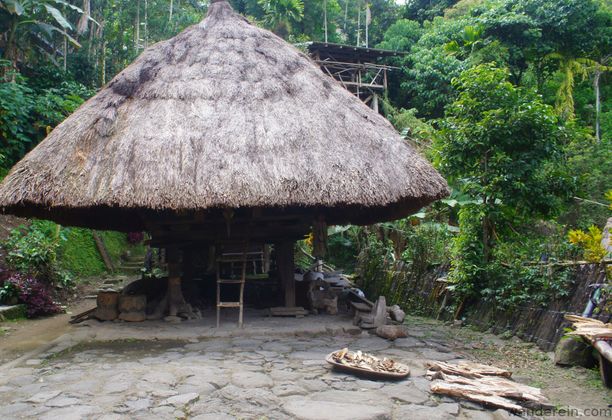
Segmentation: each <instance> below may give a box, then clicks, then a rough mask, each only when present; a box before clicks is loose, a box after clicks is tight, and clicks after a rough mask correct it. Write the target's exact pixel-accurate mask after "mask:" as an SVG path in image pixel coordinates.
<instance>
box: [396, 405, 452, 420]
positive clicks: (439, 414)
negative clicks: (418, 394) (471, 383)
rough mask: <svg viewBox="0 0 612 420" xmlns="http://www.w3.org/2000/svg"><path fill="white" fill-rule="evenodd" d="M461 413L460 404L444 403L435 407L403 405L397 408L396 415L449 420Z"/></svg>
mask: <svg viewBox="0 0 612 420" xmlns="http://www.w3.org/2000/svg"><path fill="white" fill-rule="evenodd" d="M458 414H459V404H457V403H443V404H439V405H437V406H435V407H429V406H424V405H416V404H409V405H401V406H399V407H397V408H396V410H395V412H394V417H395V418H398V419H427V420H448V419H452V418H453V417H455V416H457V415H458Z"/></svg>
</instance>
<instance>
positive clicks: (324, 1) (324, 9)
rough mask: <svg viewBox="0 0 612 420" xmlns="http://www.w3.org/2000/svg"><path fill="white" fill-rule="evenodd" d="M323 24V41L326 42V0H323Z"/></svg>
mask: <svg viewBox="0 0 612 420" xmlns="http://www.w3.org/2000/svg"><path fill="white" fill-rule="evenodd" d="M323 26H324V27H325V42H327V0H323Z"/></svg>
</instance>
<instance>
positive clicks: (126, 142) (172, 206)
mask: <svg viewBox="0 0 612 420" xmlns="http://www.w3.org/2000/svg"><path fill="white" fill-rule="evenodd" d="M447 189H448V188H447V185H446V182H445V181H444V179H443V178H442V177H441V176H440V175H439V174H438V173H437V172H436V171H435V170H434V169H433V168H432V167H431V166H430V165H429V163H428V162H427V161H426V160H425V159H424V158H422V157H421V156H419V154H418V153H417V152H415V151H414V150H412V149H411V148H410V147H409V146H408V145H407V144H406V143H405V142H404V141H402V140H401V138H400V137H399V135H398V134H397V132H396V131H395V130H394V129H393V127H392V126H391V124H389V122H388V121H387V120H385V119H384V118H383V117H381V116H380V115H378V114H376V113H374V112H373V111H371V110H370V109H369V108H368V107H367V106H366V105H364V104H363V103H361V101H359V100H358V99H357V98H356V97H354V96H353V95H351V94H350V93H349V92H347V91H346V90H344V89H343V88H342V87H341V86H340V85H339V84H338V83H336V82H335V81H334V80H333V79H331V78H330V77H328V76H326V75H324V74H323V73H322V72H321V71H320V70H319V68H318V67H317V66H316V65H315V64H314V63H313V62H312V61H311V60H310V59H309V58H308V57H306V56H305V55H304V54H302V53H300V52H299V51H298V50H296V49H295V48H294V47H292V46H291V45H289V44H287V43H286V42H285V41H283V40H282V39H280V38H279V37H277V36H275V35H274V34H272V33H270V32H268V31H265V30H262V29H260V28H257V27H255V26H253V25H251V24H249V23H248V22H247V21H246V20H245V19H244V18H242V17H241V16H240V15H238V14H237V13H235V12H234V11H233V10H232V9H231V7H230V6H229V4H228V3H226V2H224V1H221V2H218V1H217V2H213V3H212V4H211V6H210V9H209V13H208V16H207V17H206V19H204V20H203V21H202V22H201V23H200V24H198V25H195V26H192V27H190V28H188V29H186V30H185V31H184V32H182V33H181V34H179V35H177V36H176V37H174V38H172V39H170V40H168V41H164V42H160V43H157V44H155V45H153V46H151V47H150V48H148V49H146V50H145V51H144V52H143V53H142V54H141V55H140V57H139V58H138V59H137V60H136V61H135V62H134V63H133V64H131V65H130V66H129V67H127V68H126V69H125V70H124V71H122V72H121V73H120V74H118V75H117V76H116V77H115V78H114V79H113V80H112V81H111V82H110V83H109V84H108V85H107V86H106V87H105V88H104V89H102V90H101V91H100V92H99V93H98V94H97V95H96V96H94V97H93V98H91V99H90V100H89V101H87V102H86V103H85V104H84V105H83V106H81V107H80V108H79V109H78V110H77V111H76V112H75V113H74V114H73V115H71V116H70V117H69V118H67V119H66V120H65V121H64V122H63V123H62V124H60V125H59V126H58V127H57V128H55V130H53V132H52V133H51V134H50V135H49V136H48V137H47V138H46V139H45V140H44V141H43V142H42V143H40V144H39V145H38V146H37V147H36V148H35V149H34V150H33V151H31V152H30V153H29V154H28V155H27V156H26V157H25V158H24V159H23V160H22V161H20V162H19V163H18V164H17V165H16V166H15V167H14V168H13V170H12V171H11V173H10V174H9V175H8V176H7V177H6V179H5V180H4V182H3V183H2V185H1V186H0V206H2V207H3V208H4V209H5V211H8V212H12V213H16V214H21V215H27V216H37V217H43V218H51V219H55V220H58V221H60V222H63V223H66V224H75V225H87V226H96V227H108V228H111V227H113V228H118V227H119V224H120V223H128V222H129V223H132V224H137V223H138V220H139V216H138V215H139V214H142V213H139V212H142V211H143V210H144V211H146V210H147V209H149V210H159V211H169V212H173V211H185V210H202V209H212V208H226V207H231V208H237V207H274V208H281V207H291V208H294V207H295V208H317V209H319V211H321V209H323V210H327V211H328V212H329V214H333V215H335V217H336V219H337V221H340V220H341V221H343V222H347V221H352V222H357V223H359V222H372V221H376V220H383V219H390V218H394V217H399V216H403V215H405V214H407V213H408V212H410V211H413V210H415V209H416V208H419V207H420V206H422V205H424V204H427V203H429V202H431V201H433V200H435V199H438V198H440V197H442V196H445V195H446V194H447V192H448V191H447ZM332 209H333V211H331V210H332ZM116 219H121V220H116ZM334 220H335V219H334ZM137 227H138V226H134V228H137Z"/></svg>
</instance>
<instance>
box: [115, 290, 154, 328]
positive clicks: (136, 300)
mask: <svg viewBox="0 0 612 420" xmlns="http://www.w3.org/2000/svg"><path fill="white" fill-rule="evenodd" d="M118 308H119V319H121V320H123V321H129V322H142V321H144V320H145V319H146V318H147V313H146V311H147V297H146V296H145V295H121V296H119V305H118Z"/></svg>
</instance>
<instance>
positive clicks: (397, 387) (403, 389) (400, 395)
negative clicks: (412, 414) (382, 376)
mask: <svg viewBox="0 0 612 420" xmlns="http://www.w3.org/2000/svg"><path fill="white" fill-rule="evenodd" d="M380 392H382V393H383V394H385V395H387V396H388V397H389V398H392V399H394V400H397V401H400V402H403V403H411V404H422V403H424V402H425V401H427V400H428V399H429V395H427V394H426V393H425V392H423V391H421V390H420V389H418V388H417V387H416V386H410V385H405V384H389V385H385V386H384V387H382V388H381V389H380Z"/></svg>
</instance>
